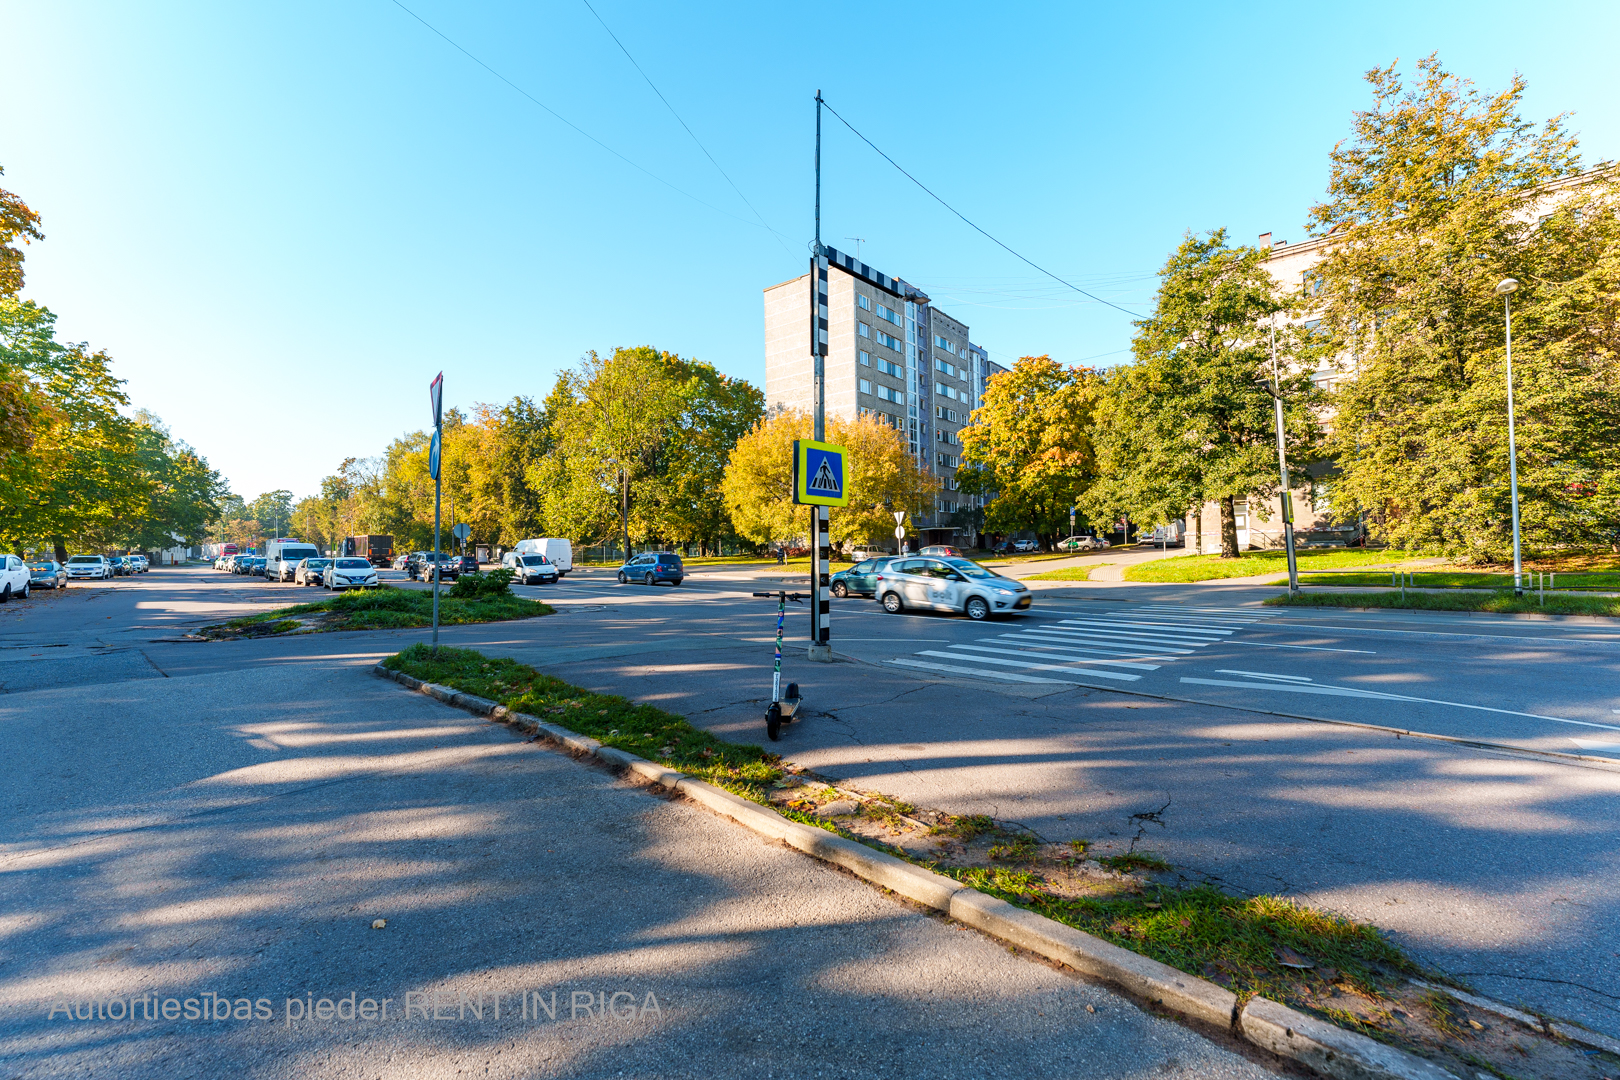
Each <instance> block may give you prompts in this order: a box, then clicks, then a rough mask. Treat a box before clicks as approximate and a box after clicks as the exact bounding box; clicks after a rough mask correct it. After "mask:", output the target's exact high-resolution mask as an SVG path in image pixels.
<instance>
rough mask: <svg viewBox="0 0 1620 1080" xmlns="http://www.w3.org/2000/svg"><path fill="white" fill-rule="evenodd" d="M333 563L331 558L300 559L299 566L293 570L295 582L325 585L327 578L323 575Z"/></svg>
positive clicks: (296, 583) (298, 583) (297, 583)
mask: <svg viewBox="0 0 1620 1080" xmlns="http://www.w3.org/2000/svg"><path fill="white" fill-rule="evenodd" d="M331 565H332V560H331V559H300V560H299V561H298V568H297V569H295V570H294V571H293V584H295V585H324V584H326V578H325V577H324V576H323V575H324V574H325V572H326V568H327V567H328V566H331Z"/></svg>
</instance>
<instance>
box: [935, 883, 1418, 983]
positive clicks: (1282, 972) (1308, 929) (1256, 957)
mask: <svg viewBox="0 0 1620 1080" xmlns="http://www.w3.org/2000/svg"><path fill="white" fill-rule="evenodd" d="M947 872H948V871H947ZM955 876H956V877H957V878H958V879H959V880H961V881H962V882H963V883H964V884H966V885H970V886H972V887H973V888H976V889H979V890H980V891H982V892H987V893H990V894H991V895H993V896H998V897H1000V898H1001V899H1003V900H1007V901H1009V902H1011V903H1015V904H1019V905H1020V906H1022V907H1026V908H1029V909H1031V910H1033V911H1036V912H1039V913H1040V914H1042V915H1045V916H1046V917H1047V918H1050V919H1056V920H1057V921H1058V922H1061V923H1066V924H1068V925H1069V926H1073V927H1075V928H1076V929H1079V930H1084V931H1086V932H1087V933H1089V934H1095V935H1096V936H1097V937H1100V938H1102V939H1104V940H1105V941H1111V942H1113V943H1114V944H1116V945H1119V946H1122V947H1124V948H1127V949H1130V950H1131V951H1132V952H1138V953H1141V954H1142V955H1144V956H1150V957H1152V958H1153V959H1155V960H1158V961H1159V962H1160V963H1164V964H1169V965H1170V966H1171V967H1174V968H1177V969H1179V970H1181V971H1186V972H1190V973H1193V974H1201V975H1203V976H1204V977H1206V978H1209V979H1212V980H1214V981H1216V982H1219V983H1221V984H1222V985H1224V986H1226V987H1227V988H1228V989H1230V990H1231V991H1232V992H1233V993H1235V994H1237V995H1238V996H1239V997H1240V998H1243V999H1245V1000H1246V999H1248V998H1249V997H1252V996H1253V995H1255V994H1263V995H1265V996H1266V997H1269V998H1272V999H1273V1000H1276V1001H1286V1000H1288V999H1290V998H1293V997H1295V996H1297V995H1296V992H1295V989H1294V988H1295V987H1296V986H1297V984H1298V983H1299V982H1300V981H1301V980H1302V979H1310V978H1313V977H1315V978H1322V979H1331V981H1339V982H1344V983H1348V984H1350V985H1351V986H1352V987H1354V988H1355V989H1356V990H1358V991H1360V992H1362V993H1365V994H1377V993H1378V992H1379V991H1380V990H1381V989H1385V988H1387V987H1389V986H1390V985H1391V984H1393V983H1394V982H1395V981H1396V980H1397V979H1400V978H1404V977H1407V976H1415V975H1420V974H1421V973H1422V972H1421V969H1420V968H1419V966H1418V965H1417V964H1416V963H1414V962H1413V961H1412V960H1411V959H1410V958H1409V957H1407V956H1406V954H1405V953H1403V952H1402V951H1401V949H1400V948H1399V947H1398V946H1396V945H1394V944H1393V943H1391V942H1390V941H1388V940H1386V939H1385V938H1384V936H1383V935H1382V934H1381V933H1379V931H1378V930H1377V929H1376V928H1375V927H1372V926H1368V925H1366V924H1364V923H1357V922H1353V921H1351V920H1349V919H1345V918H1342V917H1340V916H1338V915H1333V914H1330V913H1328V912H1324V911H1318V910H1316V909H1314V908H1309V907H1305V906H1303V905H1301V904H1297V903H1294V902H1293V901H1291V900H1286V899H1283V898H1281V897H1276V896H1254V897H1247V898H1245V897H1238V896H1228V895H1227V894H1226V893H1223V892H1221V891H1220V890H1218V889H1214V888H1211V887H1209V886H1197V887H1194V888H1190V889H1170V888H1153V887H1149V888H1148V889H1146V890H1144V891H1143V892H1140V893H1135V894H1122V895H1116V896H1111V897H1084V898H1079V899H1073V898H1065V897H1059V896H1054V895H1052V894H1050V893H1043V892H1040V891H1039V887H1038V882H1037V881H1036V880H1035V876H1034V875H1033V874H1031V873H1028V872H1026V871H1012V870H1003V869H1001V868H999V867H989V868H974V869H968V870H963V871H958V872H956V873H955ZM1032 890H1034V891H1032ZM1299 958H1304V959H1305V960H1307V961H1308V962H1310V963H1312V964H1314V965H1315V966H1314V967H1313V968H1310V969H1305V970H1302V969H1299V968H1292V967H1289V966H1287V965H1286V964H1285V963H1284V962H1283V961H1284V960H1293V961H1295V962H1297V961H1298V959H1299Z"/></svg>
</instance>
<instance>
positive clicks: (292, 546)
mask: <svg viewBox="0 0 1620 1080" xmlns="http://www.w3.org/2000/svg"><path fill="white" fill-rule="evenodd" d="M320 555H321V553H320V550H319V549H318V548H316V546H315V545H314V544H306V543H305V542H304V541H302V540H286V539H283V540H266V541H265V542H264V580H266V581H291V580H292V579H293V574H295V573H296V572H297V571H298V563H299V562H300V561H301V560H303V559H318V558H320Z"/></svg>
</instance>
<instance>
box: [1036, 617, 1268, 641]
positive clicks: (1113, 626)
mask: <svg viewBox="0 0 1620 1080" xmlns="http://www.w3.org/2000/svg"><path fill="white" fill-rule="evenodd" d="M1060 625H1062V626H1088V627H1095V628H1097V629H1100V630H1107V631H1109V632H1110V633H1116V634H1117V633H1120V629H1119V628H1120V627H1121V626H1132V625H1134V624H1132V623H1128V622H1119V621H1109V620H1107V619H1063V620H1061V621H1060ZM1147 630H1148V632H1149V633H1164V632H1166V631H1177V632H1180V633H1186V634H1197V635H1200V636H1202V637H1207V638H1212V639H1213V638H1223V637H1225V636H1227V635H1228V634H1235V633H1237V631H1236V630H1189V629H1188V628H1187V627H1185V626H1175V625H1171V626H1161V627H1158V628H1153V627H1149V628H1147Z"/></svg>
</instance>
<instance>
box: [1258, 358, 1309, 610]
mask: <svg viewBox="0 0 1620 1080" xmlns="http://www.w3.org/2000/svg"><path fill="white" fill-rule="evenodd" d="M1254 382H1255V385H1256V386H1258V387H1260V388H1261V389H1262V390H1264V391H1266V392H1267V393H1268V394H1270V395H1271V402H1272V405H1273V406H1275V408H1276V412H1277V471H1278V472H1279V473H1281V474H1282V492H1281V498H1280V499H1279V501H1280V502H1281V503H1282V519H1283V543H1284V544H1285V545H1286V546H1287V548H1288V592H1289V595H1293V594H1294V593H1297V592H1299V562H1298V561H1297V560H1296V559H1295V558H1294V499H1293V493H1292V492H1291V491H1290V489H1289V486H1288V453H1287V450H1286V449H1285V446H1284V443H1283V400H1282V392H1281V390H1279V388H1278V387H1277V385H1276V384H1274V383H1272V382H1271V380H1269V379H1263V378H1262V379H1256V380H1254Z"/></svg>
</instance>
